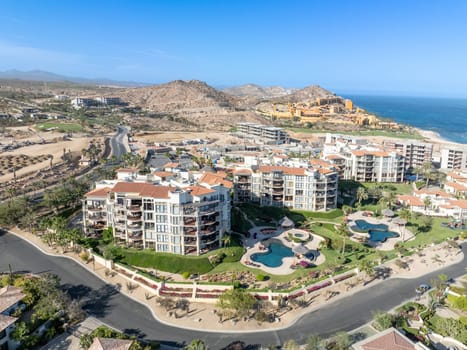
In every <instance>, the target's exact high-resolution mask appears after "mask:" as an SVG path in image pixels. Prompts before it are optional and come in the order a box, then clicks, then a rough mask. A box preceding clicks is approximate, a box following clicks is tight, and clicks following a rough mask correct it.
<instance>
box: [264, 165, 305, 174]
mask: <svg viewBox="0 0 467 350" xmlns="http://www.w3.org/2000/svg"><path fill="white" fill-rule="evenodd" d="M258 171H259V172H262V173H270V172H273V171H281V172H283V173H284V174H290V175H305V169H304V168H289V167H286V166H277V165H262V166H260V167H259V168H258Z"/></svg>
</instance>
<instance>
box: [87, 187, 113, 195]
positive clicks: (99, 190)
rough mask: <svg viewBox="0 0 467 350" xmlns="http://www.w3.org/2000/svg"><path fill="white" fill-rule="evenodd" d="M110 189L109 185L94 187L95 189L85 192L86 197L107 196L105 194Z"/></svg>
mask: <svg viewBox="0 0 467 350" xmlns="http://www.w3.org/2000/svg"><path fill="white" fill-rule="evenodd" d="M110 191H111V189H110V188H109V187H103V188H96V189H95V190H92V191H89V192H88V193H86V194H85V196H86V197H107V194H108V193H109V192H110Z"/></svg>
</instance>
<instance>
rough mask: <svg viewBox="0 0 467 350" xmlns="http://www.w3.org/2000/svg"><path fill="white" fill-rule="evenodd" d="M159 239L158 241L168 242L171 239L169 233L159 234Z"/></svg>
mask: <svg viewBox="0 0 467 350" xmlns="http://www.w3.org/2000/svg"><path fill="white" fill-rule="evenodd" d="M157 241H158V242H168V241H169V235H157Z"/></svg>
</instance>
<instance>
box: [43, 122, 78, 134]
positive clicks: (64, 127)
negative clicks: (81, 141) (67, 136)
mask: <svg viewBox="0 0 467 350" xmlns="http://www.w3.org/2000/svg"><path fill="white" fill-rule="evenodd" d="M36 128H37V129H38V130H40V131H46V130H49V129H52V130H57V131H59V132H80V131H83V127H82V126H81V125H80V124H77V123H60V122H46V123H42V124H38V125H37V126H36Z"/></svg>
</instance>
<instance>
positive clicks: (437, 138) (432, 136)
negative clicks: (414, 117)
mask: <svg viewBox="0 0 467 350" xmlns="http://www.w3.org/2000/svg"><path fill="white" fill-rule="evenodd" d="M412 128H413V129H414V130H416V131H417V132H418V133H419V134H420V135H421V136H422V137H424V138H426V139H428V140H427V141H429V142H431V143H437V144H450V145H459V146H463V145H465V144H464V143H459V142H455V141H451V140H448V139H446V138H444V137H443V136H441V135H440V133H438V132H436V131H432V130H426V129H421V128H417V127H414V126H412Z"/></svg>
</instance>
